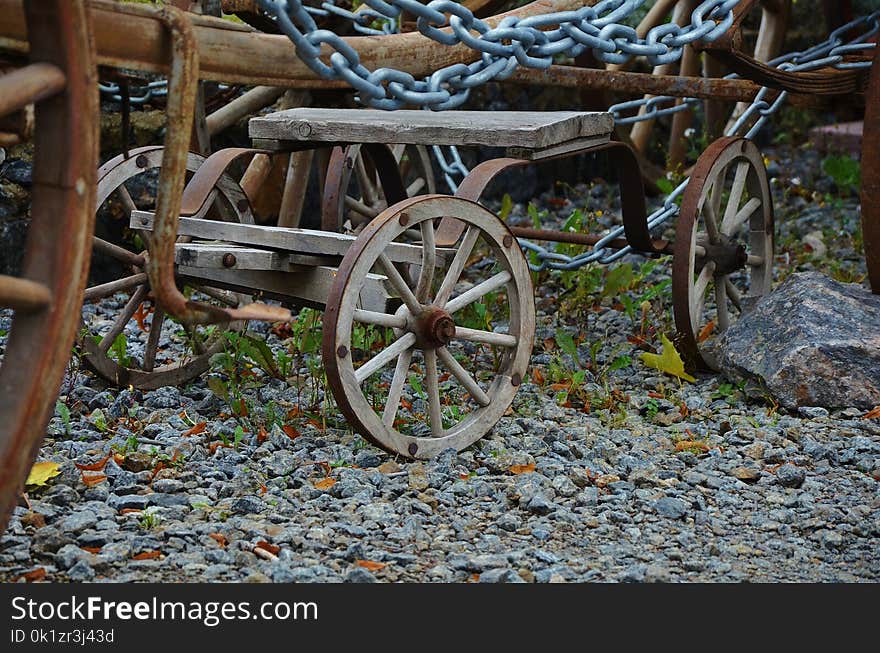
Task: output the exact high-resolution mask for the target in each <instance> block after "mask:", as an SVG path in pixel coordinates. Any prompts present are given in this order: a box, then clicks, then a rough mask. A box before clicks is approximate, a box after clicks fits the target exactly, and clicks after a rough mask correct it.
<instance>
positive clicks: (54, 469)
mask: <svg viewBox="0 0 880 653" xmlns="http://www.w3.org/2000/svg"><path fill="white" fill-rule="evenodd" d="M60 473H61V465H59V464H58V463H53V462H50V461H46V462H42V463H34V466H33V467H31V471H30V473H29V474H28V477H27V480H26V481H25V482H24V484H25V485H38V486H42V485H46V483H47V482H48V480H49V479H50V478H54V477H56V476H58V475H59V474H60Z"/></svg>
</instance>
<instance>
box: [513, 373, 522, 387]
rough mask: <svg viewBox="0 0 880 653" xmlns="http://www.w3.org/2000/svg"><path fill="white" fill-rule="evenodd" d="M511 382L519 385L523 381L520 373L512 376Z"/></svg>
mask: <svg viewBox="0 0 880 653" xmlns="http://www.w3.org/2000/svg"><path fill="white" fill-rule="evenodd" d="M510 383H511V384H512V385H514V386H518V385H519V384H520V383H522V376H520V375H519V373H516V374H514V375H513V376H512V377H510Z"/></svg>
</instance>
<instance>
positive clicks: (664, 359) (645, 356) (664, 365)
mask: <svg viewBox="0 0 880 653" xmlns="http://www.w3.org/2000/svg"><path fill="white" fill-rule="evenodd" d="M660 342H661V343H662V344H663V351H662V352H661V353H659V354H650V353H648V352H643V353H642V362H643V363H644V364H645V365H647V366H648V367H653V368H654V369H655V370H660V371H661V372H665V373H666V374H671V375H672V376H677V377H678V378H680V379H685V380H686V381H690V382H691V383H693V382H694V381H696V379H695V378H694V377H692V376H691V375H690V374H688V373H687V372H685V371H684V362H683V361H682V360H681V356H679V354H678V352H677V351H676V350H675V345H673V344H672V341H671V340H669V338H667V337H666V336H665V335H663V334H661V335H660Z"/></svg>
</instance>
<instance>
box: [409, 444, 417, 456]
mask: <svg viewBox="0 0 880 653" xmlns="http://www.w3.org/2000/svg"><path fill="white" fill-rule="evenodd" d="M406 450H407V451H409V455H410V456H415V455H416V452H417V451H418V450H419V445H417V444H416V443H415V442H410V445H409V446H408V447H407V449H406Z"/></svg>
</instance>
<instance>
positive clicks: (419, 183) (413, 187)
mask: <svg viewBox="0 0 880 653" xmlns="http://www.w3.org/2000/svg"><path fill="white" fill-rule="evenodd" d="M427 184H428V182H427V181H425V178H424V177H419V178H417V179H415V180H413V182H412V183H411V184H410V185H409V186H407V187H406V196H407V197H412V196H413V195H416V194H417V193H418V192H419V191H420V190H422V189H423V188H424V187H425V186H427Z"/></svg>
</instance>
